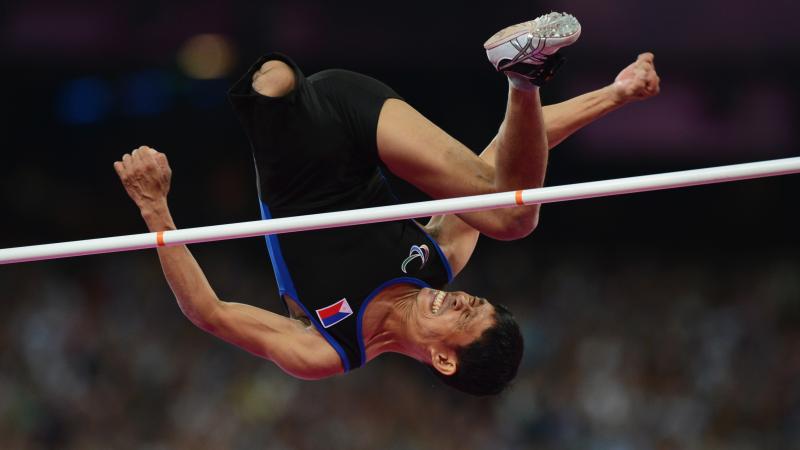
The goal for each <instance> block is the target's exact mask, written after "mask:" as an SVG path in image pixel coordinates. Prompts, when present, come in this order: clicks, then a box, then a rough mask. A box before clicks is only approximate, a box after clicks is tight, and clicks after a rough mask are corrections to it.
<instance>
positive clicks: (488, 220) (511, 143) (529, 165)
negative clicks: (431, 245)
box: [378, 14, 580, 239]
mask: <svg viewBox="0 0 800 450" xmlns="http://www.w3.org/2000/svg"><path fill="white" fill-rule="evenodd" d="M554 20H555V21H564V20H566V21H567V22H568V24H570V25H573V29H572V30H571V31H570V33H569V34H567V35H565V34H562V32H563V31H564V27H563V26H561V25H563V22H559V23H558V24H559V26H561V27H560V28H559V27H553V23H554ZM526 33H527V35H526ZM579 33H580V28H579V26H578V25H577V21H574V18H572V17H571V16H564V15H560V14H556V15H548V16H543V17H541V18H538V19H536V21H532V22H529V23H526V24H521V25H519V26H515V27H509V28H508V29H506V30H503V31H501V32H500V33H498V34H497V35H495V36H493V37H492V38H491V39H490V40H489V41H488V42H487V44H486V46H487V52H488V53H489V57H490V60H492V62H493V63H494V65H495V67H496V68H497V69H498V70H502V71H504V72H506V73H507V74H508V75H509V80H510V87H509V93H508V104H507V108H506V116H505V120H504V121H503V124H502V126H501V128H500V131H499V133H498V134H497V136H496V137H495V139H494V140H493V142H492V145H490V147H489V148H488V150H487V154H486V155H485V157H484V158H479V157H478V156H476V155H475V154H474V153H473V152H471V151H470V150H469V149H467V148H466V147H465V146H464V145H462V144H461V143H459V142H458V141H457V140H455V139H453V138H452V137H450V136H449V135H448V134H447V133H445V132H444V131H442V130H441V129H439V128H438V127H437V126H436V125H434V124H433V123H431V122H430V121H429V120H427V119H426V118H425V117H423V116H422V115H421V114H420V113H418V112H417V111H416V110H414V109H413V108H412V107H411V106H409V105H408V104H406V103H404V102H401V101H394V100H389V101H387V102H386V104H385V105H384V108H383V110H382V111H381V116H380V120H379V123H378V151H379V155H380V157H381V159H382V160H383V161H384V163H385V164H386V165H387V166H388V167H389V168H390V169H391V170H392V171H393V172H394V173H395V174H397V175H398V176H400V177H401V178H404V179H405V180H407V181H409V182H411V183H412V184H414V185H416V186H417V187H418V188H420V189H421V190H423V191H425V192H426V193H428V194H429V195H431V196H433V197H434V198H446V197H456V196H464V195H475V194H483V193H491V192H501V191H509V190H516V189H525V188H535V187H540V186H542V184H543V182H544V175H545V169H546V166H547V148H548V145H547V137H546V133H545V128H544V121H543V116H542V107H541V101H540V99H539V92H538V88H537V87H536V86H534V84H532V82H533V83H537V84H541V83H542V82H544V81H546V80H547V79H548V78H549V77H550V76H551V75H552V73H553V71H554V70H555V68H557V62H558V59H557V58H556V57H551V56H552V55H553V54H554V53H555V52H556V50H558V48H560V47H563V46H565V45H569V44H570V43H572V42H574V41H575V40H576V39H577V36H578V34H579ZM524 37H527V41H526V42H520V40H521V39H523V38H524ZM515 52H516V53H515ZM538 211H539V208H538V206H531V207H523V208H512V209H501V210H494V211H485V212H479V213H468V214H460V215H459V216H460V217H461V218H462V219H464V220H465V221H466V222H467V223H468V224H469V225H471V226H472V227H474V228H476V229H477V230H479V231H480V232H482V233H483V234H487V235H489V236H491V237H495V238H499V239H517V238H520V237H523V236H525V235H527V234H529V233H530V232H531V231H532V230H533V228H534V227H535V226H536V223H537V219H538Z"/></svg>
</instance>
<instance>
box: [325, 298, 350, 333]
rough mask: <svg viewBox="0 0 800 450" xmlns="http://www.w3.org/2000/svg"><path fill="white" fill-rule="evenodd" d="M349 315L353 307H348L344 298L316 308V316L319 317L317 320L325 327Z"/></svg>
mask: <svg viewBox="0 0 800 450" xmlns="http://www.w3.org/2000/svg"><path fill="white" fill-rule="evenodd" d="M351 315H353V309H352V308H350V304H349V303H347V299H346V298H343V299H341V300H339V301H338V302H336V303H334V304H332V305H330V306H326V307H324V308H320V309H318V310H317V317H319V321H320V322H322V326H323V327H325V328H328V327H331V326H333V325H336V324H337V323H339V322H341V321H343V320H344V319H346V318H348V317H350V316H351Z"/></svg>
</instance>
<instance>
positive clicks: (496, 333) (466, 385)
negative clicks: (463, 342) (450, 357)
mask: <svg viewBox="0 0 800 450" xmlns="http://www.w3.org/2000/svg"><path fill="white" fill-rule="evenodd" d="M494 318H495V323H494V325H492V326H491V327H489V328H487V329H486V330H484V332H483V333H482V334H481V335H480V337H479V338H478V339H476V340H475V341H474V342H473V343H471V344H469V345H467V346H465V347H461V348H459V349H458V350H457V351H456V356H457V357H458V366H457V369H456V372H455V373H454V374H452V375H445V374H443V373H441V372H439V371H438V370H436V368H434V367H433V366H431V370H432V371H433V373H434V374H435V375H436V376H437V377H439V379H440V380H442V382H443V383H445V384H447V385H448V386H451V387H453V388H456V389H458V390H459V391H462V392H466V393H468V394H472V395H477V396H485V395H495V394H499V393H500V392H502V391H503V390H504V389H505V388H506V387H508V385H509V383H511V380H513V379H514V377H515V376H517V369H518V368H519V363H520V361H521V360H522V350H523V347H524V345H523V340H522V333H521V332H520V329H519V325H518V324H517V321H516V320H514V316H513V315H512V314H511V311H509V310H508V308H506V307H505V306H503V305H494Z"/></svg>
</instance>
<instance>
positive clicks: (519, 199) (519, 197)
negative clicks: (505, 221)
mask: <svg viewBox="0 0 800 450" xmlns="http://www.w3.org/2000/svg"><path fill="white" fill-rule="evenodd" d="M514 200H516V201H517V204H518V205H524V204H525V203H524V202H523V201H522V190H519V191H517V192H515V193H514Z"/></svg>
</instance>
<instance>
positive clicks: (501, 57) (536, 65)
mask: <svg viewBox="0 0 800 450" xmlns="http://www.w3.org/2000/svg"><path fill="white" fill-rule="evenodd" d="M580 35H581V24H580V23H578V19H576V18H575V16H572V15H570V14H566V13H557V12H551V13H550V14H545V15H543V16H539V17H537V18H535V19H533V20H531V21H528V22H523V23H520V24H517V25H512V26H510V27H507V28H504V29H502V30H500V31H498V32H497V33H496V34H495V35H494V36H492V37H490V38H489V40H487V41H486V43H484V44H483V47H484V48H485V49H486V56H488V57H489V62H491V63H492V65H493V66H494V68H495V69H497V70H498V71H499V72H511V73H514V74H517V75H519V76H521V77H523V78H526V79H528V80H530V81H531V82H532V83H533V84H535V85H537V86H541V85H542V84H544V83H545V82H547V81H548V80H550V79H551V78H552V77H553V75H555V72H556V70H558V68H559V67H560V66H561V64H562V63H563V62H564V58H562V57H560V56H559V55H557V54H556V52H557V51H558V49H560V48H561V47H566V46H568V45H570V44H572V43H574V42H575V41H577V40H578V36H580Z"/></svg>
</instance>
